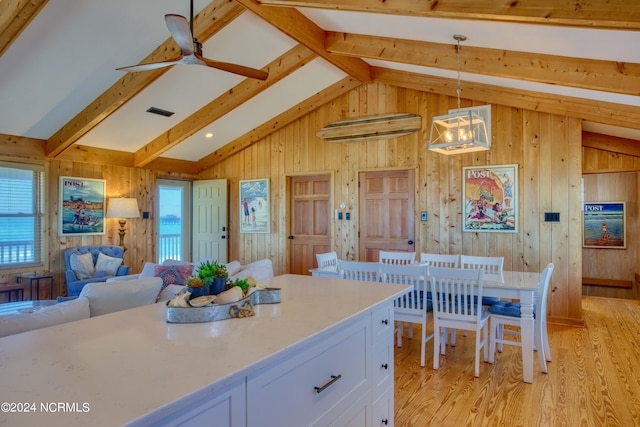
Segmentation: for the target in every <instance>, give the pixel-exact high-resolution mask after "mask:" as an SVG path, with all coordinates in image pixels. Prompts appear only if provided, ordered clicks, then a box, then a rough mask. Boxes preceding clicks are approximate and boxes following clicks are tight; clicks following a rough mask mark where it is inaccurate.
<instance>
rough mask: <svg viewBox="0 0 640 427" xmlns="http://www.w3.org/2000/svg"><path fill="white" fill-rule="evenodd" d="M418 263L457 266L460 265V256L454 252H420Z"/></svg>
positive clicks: (448, 266) (435, 265)
mask: <svg viewBox="0 0 640 427" xmlns="http://www.w3.org/2000/svg"><path fill="white" fill-rule="evenodd" d="M420 264H426V265H428V266H433V267H446V268H458V267H460V256H459V255H455V254H454V255H451V254H430V253H425V252H422V253H421V254H420Z"/></svg>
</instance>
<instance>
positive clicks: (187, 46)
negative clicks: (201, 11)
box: [164, 14, 193, 56]
mask: <svg viewBox="0 0 640 427" xmlns="http://www.w3.org/2000/svg"><path fill="white" fill-rule="evenodd" d="M164 20H165V22H166V23H167V28H168V29H169V32H170V33H171V36H172V37H173V39H174V40H175V41H176V43H178V46H180V52H181V53H182V55H183V56H188V55H191V54H192V53H193V34H191V29H190V28H189V22H187V18H185V17H184V16H182V15H174V14H167V15H165V16H164Z"/></svg>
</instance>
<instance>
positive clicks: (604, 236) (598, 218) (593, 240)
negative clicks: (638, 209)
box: [582, 202, 627, 249]
mask: <svg viewBox="0 0 640 427" xmlns="http://www.w3.org/2000/svg"><path fill="white" fill-rule="evenodd" d="M626 221H627V213H626V211H625V203H624V202H585V204H584V209H583V213H582V239H583V241H582V246H583V247H585V248H599V249H625V248H626V247H627V238H626V237H627V236H626V229H627V223H626Z"/></svg>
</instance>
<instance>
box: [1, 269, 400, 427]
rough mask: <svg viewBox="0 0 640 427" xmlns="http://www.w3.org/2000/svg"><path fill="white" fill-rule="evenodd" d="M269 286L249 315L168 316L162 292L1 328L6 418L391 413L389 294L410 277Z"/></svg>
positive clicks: (111, 421) (291, 417) (323, 417)
mask: <svg viewBox="0 0 640 427" xmlns="http://www.w3.org/2000/svg"><path fill="white" fill-rule="evenodd" d="M270 286H271V287H277V288H281V289H282V291H281V300H282V301H281V303H279V304H269V305H258V306H256V316H253V317H249V318H243V319H229V320H224V321H219V322H208V323H191V324H170V323H167V322H166V307H165V306H164V305H162V304H154V305H150V306H145V307H140V308H137V309H133V310H127V311H121V312H118V313H112V314H108V315H104V316H99V317H95V318H91V319H86V320H81V321H77V322H72V323H67V324H64V325H59V326H54V327H50V328H46V329H41V330H36V331H31V332H26V333H23V334H18V335H13V336H9V337H5V338H1V339H0V402H2V404H3V409H2V412H0V426H5V425H6V426H33V425H46V426H51V427H53V426H119V425H126V424H130V425H163V426H164V425H198V426H199V425H215V426H227V425H229V426H270V425H274V426H276V425H277V426H289V425H291V426H296V427H299V426H302V425H317V426H320V425H329V424H332V425H347V424H348V423H353V424H351V425H363V426H365V425H376V426H378V425H380V423H384V422H385V421H386V423H387V424H386V425H393V303H392V300H393V297H394V296H398V295H399V294H401V293H403V292H405V291H406V290H407V287H406V286H403V285H389V284H383V283H371V282H357V281H348V280H342V279H331V278H322V277H309V276H296V275H284V276H278V277H275V278H273V279H271V283H270ZM3 402H7V403H8V404H10V405H12V407H8V406H6V404H5V403H3ZM7 409H8V410H9V412H7ZM12 410H13V411H19V412H12ZM27 411H28V412H27Z"/></svg>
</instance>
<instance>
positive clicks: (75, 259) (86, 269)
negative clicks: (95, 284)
mask: <svg viewBox="0 0 640 427" xmlns="http://www.w3.org/2000/svg"><path fill="white" fill-rule="evenodd" d="M69 263H70V264H71V269H72V270H73V271H74V272H75V273H76V277H77V278H78V279H81V280H82V279H91V278H92V277H93V273H95V271H96V270H95V267H94V265H93V255H91V252H87V253H86V254H71V256H70V257H69Z"/></svg>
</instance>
